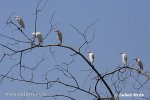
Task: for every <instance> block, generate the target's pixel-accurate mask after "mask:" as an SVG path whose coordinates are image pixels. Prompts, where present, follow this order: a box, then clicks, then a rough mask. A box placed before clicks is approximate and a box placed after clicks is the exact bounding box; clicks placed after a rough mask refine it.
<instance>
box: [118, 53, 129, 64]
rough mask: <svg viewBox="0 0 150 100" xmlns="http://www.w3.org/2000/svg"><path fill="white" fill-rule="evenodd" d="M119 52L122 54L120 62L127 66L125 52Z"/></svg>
mask: <svg viewBox="0 0 150 100" xmlns="http://www.w3.org/2000/svg"><path fill="white" fill-rule="evenodd" d="M120 54H121V56H122V62H123V64H124V65H125V66H127V61H128V57H127V54H126V53H124V52H121V53H120Z"/></svg>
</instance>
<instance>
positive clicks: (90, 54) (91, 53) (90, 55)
mask: <svg viewBox="0 0 150 100" xmlns="http://www.w3.org/2000/svg"><path fill="white" fill-rule="evenodd" d="M88 54H89V60H90V62H91V64H93V62H94V59H95V57H94V53H93V52H88Z"/></svg>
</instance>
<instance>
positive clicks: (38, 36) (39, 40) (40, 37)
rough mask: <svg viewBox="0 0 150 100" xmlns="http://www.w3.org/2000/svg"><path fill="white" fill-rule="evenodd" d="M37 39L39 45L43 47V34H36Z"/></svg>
mask: <svg viewBox="0 0 150 100" xmlns="http://www.w3.org/2000/svg"><path fill="white" fill-rule="evenodd" d="M36 37H37V39H38V42H39V45H42V43H43V37H42V34H41V33H40V32H36Z"/></svg>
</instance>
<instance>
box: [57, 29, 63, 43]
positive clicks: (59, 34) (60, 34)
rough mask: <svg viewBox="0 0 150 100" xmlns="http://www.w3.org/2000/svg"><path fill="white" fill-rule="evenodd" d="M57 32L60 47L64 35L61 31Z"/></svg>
mask: <svg viewBox="0 0 150 100" xmlns="http://www.w3.org/2000/svg"><path fill="white" fill-rule="evenodd" d="M55 32H57V36H58V40H59V45H62V38H63V36H62V33H61V32H60V31H59V30H57V31H55Z"/></svg>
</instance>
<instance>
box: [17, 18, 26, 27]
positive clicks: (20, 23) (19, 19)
mask: <svg viewBox="0 0 150 100" xmlns="http://www.w3.org/2000/svg"><path fill="white" fill-rule="evenodd" d="M15 18H16V20H17V21H18V23H19V25H20V26H21V27H22V28H24V29H25V24H24V22H23V20H22V18H21V17H19V16H16V17H15Z"/></svg>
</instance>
